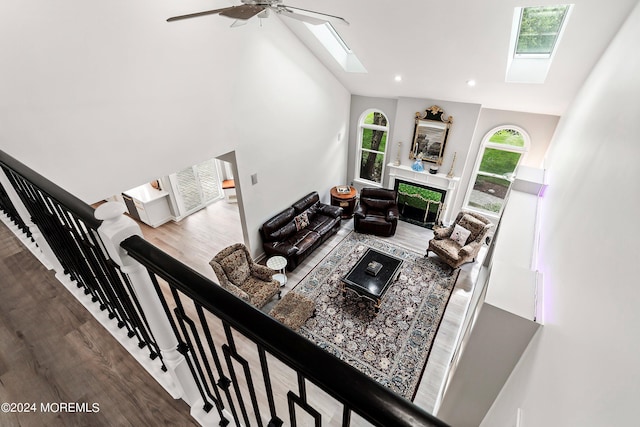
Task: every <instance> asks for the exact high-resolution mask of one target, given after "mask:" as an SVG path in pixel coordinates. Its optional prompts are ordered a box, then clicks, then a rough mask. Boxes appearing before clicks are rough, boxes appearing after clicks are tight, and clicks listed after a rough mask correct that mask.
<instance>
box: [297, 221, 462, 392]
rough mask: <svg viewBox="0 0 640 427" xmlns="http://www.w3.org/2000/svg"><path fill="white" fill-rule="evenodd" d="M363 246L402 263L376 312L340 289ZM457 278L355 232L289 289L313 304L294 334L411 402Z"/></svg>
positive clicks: (431, 261)
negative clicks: (312, 301) (314, 312)
mask: <svg viewBox="0 0 640 427" xmlns="http://www.w3.org/2000/svg"><path fill="white" fill-rule="evenodd" d="M368 248H374V249H376V250H377V251H379V252H383V253H387V254H389V255H393V256H395V257H398V258H401V259H402V260H403V261H404V262H403V264H402V267H401V270H400V273H399V276H398V279H397V280H396V281H395V282H394V283H393V284H392V285H391V287H390V288H389V289H388V290H387V292H386V294H385V295H384V297H383V300H382V305H381V307H380V311H379V312H378V313H377V314H376V313H375V311H374V307H373V303H372V302H371V301H369V300H367V299H364V298H360V297H359V296H358V295H357V294H355V293H353V292H351V291H348V292H347V295H346V297H343V296H342V291H341V279H342V278H343V277H344V276H345V275H346V274H347V273H348V271H349V269H350V268H351V267H352V266H353V265H354V264H355V263H356V262H357V261H358V259H359V258H360V257H361V256H362V255H363V254H364V253H365V252H366V251H367V249H368ZM456 278H457V274H453V275H451V274H450V269H449V268H448V267H446V266H444V265H443V264H441V263H440V262H439V261H438V260H437V259H432V258H425V257H424V256H423V254H419V253H417V252H414V251H411V250H408V249H405V248H402V247H400V246H397V245H394V244H392V243H390V242H389V241H388V240H383V239H379V238H376V237H373V236H370V235H365V234H359V233H356V232H352V233H350V234H349V235H347V237H345V239H344V240H343V241H342V242H341V243H339V244H338V245H337V246H336V247H335V248H334V249H333V250H332V251H331V252H330V253H329V254H328V255H327V256H326V257H325V258H324V259H323V260H322V261H321V262H320V263H319V264H318V266H317V267H315V268H314V269H313V270H312V271H311V272H310V273H309V274H308V275H307V276H306V277H305V278H304V279H303V280H302V281H301V282H300V283H299V284H298V285H297V286H296V287H295V288H294V290H295V292H298V293H300V294H302V295H305V296H307V297H308V298H311V299H312V300H314V301H315V303H316V315H315V316H314V317H312V318H310V319H309V320H308V321H307V322H306V323H305V324H304V325H303V326H302V328H301V329H300V330H299V332H300V334H301V335H302V336H304V337H306V338H307V339H309V340H311V341H313V342H315V343H316V344H317V345H318V346H320V347H321V348H323V349H325V350H326V351H329V352H330V353H332V354H334V355H335V356H337V357H339V358H340V359H342V360H344V361H345V362H347V363H349V364H351V365H352V366H354V367H355V368H357V369H359V370H360V371H362V372H364V373H365V374H367V375H369V376H370V377H371V378H373V379H375V380H376V381H378V382H380V383H381V384H383V385H385V386H386V387H389V388H390V389H392V390H393V391H395V392H396V393H398V394H400V395H401V396H403V397H405V398H407V399H411V400H412V399H413V398H414V397H415V393H416V390H417V387H418V385H419V383H420V379H421V376H422V372H423V371H424V367H425V365H426V362H427V358H428V357H429V352H430V350H431V347H432V344H433V339H434V337H435V335H436V332H437V330H438V326H439V325H440V322H441V320H442V316H443V314H444V311H445V308H446V306H447V303H448V301H449V297H450V296H451V292H452V290H453V287H454V284H455V281H456Z"/></svg>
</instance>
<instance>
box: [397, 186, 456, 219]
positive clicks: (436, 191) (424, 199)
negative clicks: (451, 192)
mask: <svg viewBox="0 0 640 427" xmlns="http://www.w3.org/2000/svg"><path fill="white" fill-rule="evenodd" d="M394 190H395V191H396V193H397V194H398V211H399V212H400V220H402V221H405V222H409V223H411V224H416V225H419V226H421V227H426V228H433V226H434V225H436V224H441V223H442V221H441V218H440V216H441V214H442V211H443V206H444V199H445V197H446V195H447V190H444V189H441V188H435V187H430V186H428V185H422V184H418V183H415V182H409V181H404V180H401V179H396V180H395V182H394Z"/></svg>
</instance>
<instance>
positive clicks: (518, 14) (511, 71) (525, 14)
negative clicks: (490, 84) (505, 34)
mask: <svg viewBox="0 0 640 427" xmlns="http://www.w3.org/2000/svg"><path fill="white" fill-rule="evenodd" d="M572 8H573V5H570V4H566V5H556V6H537V7H516V8H515V9H514V12H513V23H512V27H511V42H510V43H509V57H508V62H507V72H506V76H505V81H507V82H510V83H544V82H545V80H546V78H547V74H548V72H549V69H550V68H551V62H552V61H553V57H554V55H555V53H556V51H557V49H558V46H559V44H560V39H561V38H562V34H563V32H564V30H565V28H566V27H567V23H568V22H569V15H570V14H571V10H572Z"/></svg>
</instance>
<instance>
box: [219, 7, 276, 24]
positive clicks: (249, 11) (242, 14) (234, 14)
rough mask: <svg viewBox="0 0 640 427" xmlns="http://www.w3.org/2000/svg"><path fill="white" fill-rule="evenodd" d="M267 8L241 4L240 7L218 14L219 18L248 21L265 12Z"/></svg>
mask: <svg viewBox="0 0 640 427" xmlns="http://www.w3.org/2000/svg"><path fill="white" fill-rule="evenodd" d="M266 8H267V6H260V5H255V4H243V5H241V6H232V7H230V8H227V9H226V10H225V11H223V12H220V15H221V16H226V17H228V18H233V19H244V20H247V19H250V18H253V17H254V16H256V15H257V14H259V13H260V12H262V11H263V10H265V9H266Z"/></svg>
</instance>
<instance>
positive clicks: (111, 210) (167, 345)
mask: <svg viewBox="0 0 640 427" xmlns="http://www.w3.org/2000/svg"><path fill="white" fill-rule="evenodd" d="M125 209H126V208H125V206H124V205H123V204H122V203H117V202H107V203H105V204H102V205H100V206H99V207H98V208H97V209H96V211H95V217H96V218H97V219H99V220H102V225H101V226H100V227H99V228H98V233H99V235H100V238H101V239H102V241H103V243H104V246H105V248H106V250H107V252H108V254H109V256H110V257H111V259H113V261H114V262H116V263H117V264H118V265H119V266H120V269H121V271H122V272H123V273H125V274H126V275H127V276H128V277H129V280H130V282H131V286H132V287H133V290H134V292H135V293H136V296H137V297H138V300H139V302H140V306H141V307H142V310H143V311H144V314H145V316H146V318H147V321H148V323H149V328H150V329H151V332H152V333H153V336H154V337H155V339H156V342H157V344H158V347H159V348H160V351H161V352H162V358H163V360H164V363H165V365H166V367H167V370H168V372H169V374H170V375H171V377H172V379H173V381H174V383H175V385H176V386H177V387H179V388H181V389H182V393H181V396H178V397H182V399H183V400H184V401H185V402H187V403H188V404H189V405H190V406H193V404H194V403H195V402H197V401H198V399H199V398H200V396H199V394H198V388H197V386H196V383H195V380H194V379H193V377H192V375H191V371H190V370H189V366H188V365H187V362H186V360H185V358H184V356H183V355H182V354H181V353H180V352H179V351H178V339H177V337H176V336H175V334H174V332H173V329H172V328H171V324H170V323H169V320H168V318H167V314H166V313H165V311H164V309H163V307H162V304H161V302H160V298H159V297H158V295H157V294H156V291H155V289H154V287H153V283H152V282H151V278H150V277H149V273H148V272H147V269H146V268H145V267H144V266H142V264H140V263H139V262H137V261H136V260H134V259H133V258H131V257H130V256H129V255H128V254H127V253H126V251H125V250H124V249H122V248H121V247H120V243H121V242H122V241H123V240H125V239H127V238H128V237H131V236H134V235H137V236H142V232H141V230H140V227H139V226H138V224H137V223H136V222H135V221H134V220H133V219H131V218H129V217H127V216H125V215H123V213H124V212H125Z"/></svg>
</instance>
